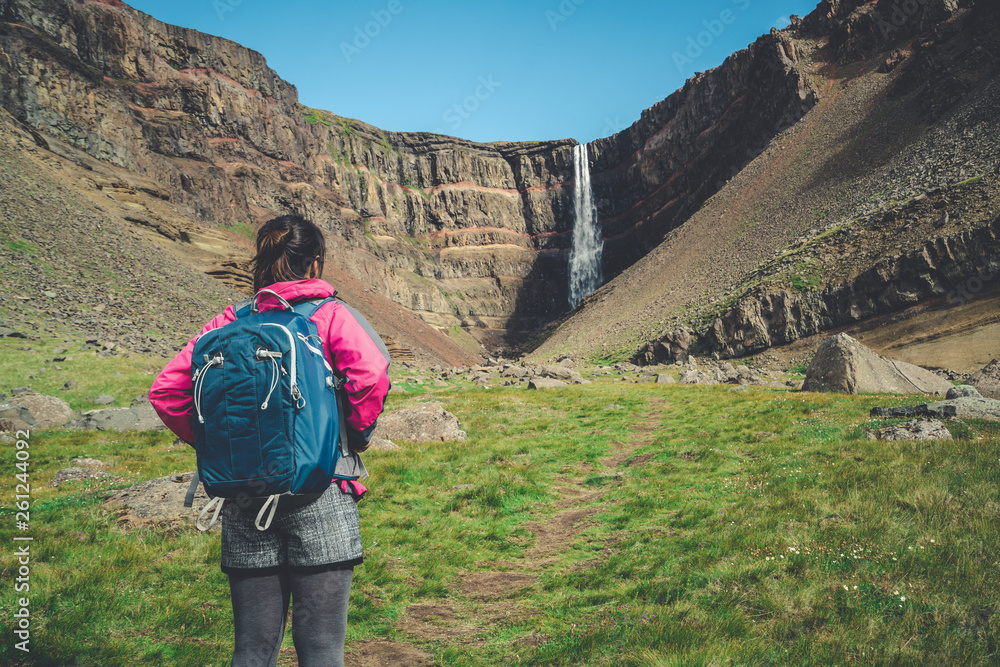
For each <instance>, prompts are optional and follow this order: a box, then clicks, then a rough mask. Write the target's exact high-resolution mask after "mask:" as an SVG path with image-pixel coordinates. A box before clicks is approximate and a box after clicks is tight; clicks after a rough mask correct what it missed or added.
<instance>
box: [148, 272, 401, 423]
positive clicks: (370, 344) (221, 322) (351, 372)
mask: <svg viewBox="0 0 1000 667" xmlns="http://www.w3.org/2000/svg"><path fill="white" fill-rule="evenodd" d="M266 289H268V290H271V291H272V292H274V293H275V294H277V295H278V296H280V297H281V298H282V299H284V300H286V301H288V302H291V303H294V302H296V301H305V300H309V299H324V298H327V297H332V296H334V295H335V294H336V290H334V289H333V286H331V285H330V284H329V283H327V282H326V281H323V280H296V281H291V282H282V283H274V284H273V285H270V286H268V287H267V288H266ZM258 303H259V307H260V310H272V309H274V308H280V307H281V302H280V301H279V299H278V298H277V297H276V296H274V295H271V294H268V293H264V294H263V295H262V296H261V297H260V299H259V301H258ZM311 319H312V321H313V322H315V323H316V328H317V330H318V332H319V335H320V337H321V338H322V339H323V341H324V348H325V349H324V351H325V352H326V356H327V358H328V360H329V361H330V364H331V365H332V366H333V367H334V368H336V369H337V370H339V371H340V372H341V373H343V374H344V375H346V376H347V385H346V390H347V395H348V402H349V404H350V405H349V406H345V411H346V412H347V425H348V427H349V428H352V429H354V430H357V431H363V430H365V429H366V428H368V427H369V426H371V425H372V424H373V423H375V420H376V419H377V418H378V416H379V414H380V413H381V412H382V407H383V404H384V401H385V396H386V394H387V393H388V391H389V376H388V363H387V362H386V360H385V357H383V356H382V353H381V351H380V350H379V348H378V346H377V345H376V344H375V342H374V341H372V339H371V337H370V336H369V335H368V333H367V332H366V331H365V330H364V328H363V327H362V326H361V325H360V324H359V323H358V321H357V320H356V319H355V318H354V316H353V315H352V314H351V313H350V311H349V310H348V309H347V308H345V307H344V305H343V304H342V303H341V302H339V301H333V302H330V303H328V304H325V305H323V306H322V307H320V308H319V309H318V310H317V311H316V313H315V314H314V315H313V316H312V318H311ZM235 320H236V312H235V310H234V309H233V306H229V307H227V308H226V310H225V312H223V313H221V314H219V315H217V316H216V317H215V318H213V319H212V321H211V322H209V323H208V324H206V325H205V327H204V328H203V329H202V330H201V333H199V334H198V335H197V336H195V337H194V338H192V339H191V340H190V341H189V342H188V344H187V345H186V346H185V347H184V349H183V350H181V351H180V353H179V354H178V355H177V356H176V357H174V358H173V360H171V361H170V362H169V363H168V364H167V365H166V367H164V369H163V371H162V372H161V373H160V375H159V376H158V377H157V378H156V380H155V381H154V382H153V386H152V387H151V388H150V390H149V400H150V402H151V403H152V404H153V408H154V409H155V410H156V412H157V414H158V415H159V416H160V419H162V420H163V423H164V424H166V425H167V427H168V428H169V429H170V430H171V431H173V432H174V433H175V434H177V437H179V438H180V439H182V440H185V441H187V442H192V441H193V440H194V430H193V426H192V423H191V419H192V414H193V400H192V395H191V389H192V384H191V352H192V350H193V349H194V344H195V342H197V340H198V338H200V337H201V336H202V335H204V334H205V333H206V332H208V331H211V330H212V329H217V328H219V327H223V326H225V325H227V324H229V323H230V322H233V321H235Z"/></svg>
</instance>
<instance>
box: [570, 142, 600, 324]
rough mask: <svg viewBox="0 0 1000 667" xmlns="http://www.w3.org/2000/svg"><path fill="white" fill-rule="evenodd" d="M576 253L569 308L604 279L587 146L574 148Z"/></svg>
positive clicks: (581, 299)
mask: <svg viewBox="0 0 1000 667" xmlns="http://www.w3.org/2000/svg"><path fill="white" fill-rule="evenodd" d="M573 170H574V173H575V176H576V179H575V184H574V186H573V250H572V251H570V254H569V306H570V308H576V307H577V306H579V305H580V302H581V301H583V297H585V296H587V295H588V294H590V293H591V292H593V291H594V290H596V289H597V288H598V287H600V286H601V283H602V282H603V280H604V277H603V275H602V274H601V254H602V252H603V250H604V242H603V241H601V237H600V232H599V231H598V229H597V207H596V206H595V205H594V191H593V189H592V188H591V187H590V164H589V162H588V160H587V146H586V144H580V145H577V146H574V147H573Z"/></svg>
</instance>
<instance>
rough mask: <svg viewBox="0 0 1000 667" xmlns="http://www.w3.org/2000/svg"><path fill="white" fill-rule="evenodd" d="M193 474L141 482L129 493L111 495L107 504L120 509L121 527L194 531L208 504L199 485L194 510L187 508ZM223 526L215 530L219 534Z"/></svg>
mask: <svg viewBox="0 0 1000 667" xmlns="http://www.w3.org/2000/svg"><path fill="white" fill-rule="evenodd" d="M193 475H194V473H193V472H187V473H180V474H175V475H168V476H167V477H158V478H156V479H151V480H148V481H146V482H140V483H139V484H136V485H135V486H130V487H128V488H127V489H118V490H116V491H114V492H112V493H111V496H110V497H109V498H108V500H107V502H106V503H105V504H106V505H107V506H108V507H117V508H120V509H119V510H118V523H119V524H120V525H122V526H127V527H128V526H131V527H136V526H143V525H161V526H164V527H177V528H183V527H190V528H194V522H195V519H196V518H197V517H198V512H200V511H201V509H202V508H203V507H204V506H205V505H206V504H207V503H208V496H207V495H206V494H205V487H204V485H202V484H199V485H198V489H197V491H196V492H195V495H194V507H184V496H185V495H187V490H188V486H189V485H190V482H191V478H192V476H193ZM220 526H221V522H219V523H216V524H215V526H213V527H212V529H213V530H218V529H219V527H220Z"/></svg>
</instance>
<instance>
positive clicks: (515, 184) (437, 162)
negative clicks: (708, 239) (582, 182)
mask: <svg viewBox="0 0 1000 667" xmlns="http://www.w3.org/2000/svg"><path fill="white" fill-rule="evenodd" d="M0 17H2V22H0V106H2V107H3V108H5V109H7V110H8V111H9V112H10V113H11V114H13V115H14V116H15V117H16V118H18V119H19V120H20V121H22V122H23V123H24V124H25V125H26V126H28V127H30V128H32V129H33V130H34V131H36V132H37V133H39V135H40V136H41V137H42V138H44V137H45V136H50V137H53V138H57V139H58V140H60V141H64V142H66V143H68V144H71V145H72V146H74V147H76V148H78V149H80V150H83V151H86V153H88V154H89V155H91V156H93V157H95V158H97V159H99V160H102V161H105V162H107V163H109V164H111V165H114V166H115V167H119V168H123V169H126V170H128V171H129V172H131V173H133V174H136V175H137V176H138V177H140V178H142V179H143V182H144V183H146V184H148V185H147V186H145V187H146V189H147V190H148V192H149V193H152V194H154V195H155V196H157V197H159V198H161V199H164V200H169V201H170V202H171V203H172V204H173V205H175V206H176V207H179V209H180V210H182V211H184V212H186V214H187V215H188V216H190V218H191V219H193V220H197V221H201V222H202V223H204V224H207V225H224V226H232V225H236V224H239V223H248V222H250V223H253V222H259V221H261V220H263V219H266V218H268V217H270V216H272V215H276V214H282V213H290V212H294V213H299V214H303V215H306V216H308V217H310V218H311V219H313V220H314V221H316V222H317V223H318V224H320V225H321V226H322V227H324V228H325V229H326V230H328V232H329V233H330V234H331V235H332V236H333V237H334V241H335V243H339V244H341V245H340V246H339V247H342V248H345V249H346V251H345V252H343V253H342V255H341V256H340V257H339V265H340V267H341V268H342V269H343V270H344V271H346V272H347V273H349V274H350V275H353V276H356V277H358V278H360V279H361V280H363V281H364V282H366V283H367V284H369V285H371V286H372V287H374V288H375V289H376V290H377V291H378V292H380V293H381V294H382V295H384V296H386V297H388V298H390V299H392V300H393V301H395V302H396V303H399V304H402V305H404V306H405V307H407V308H409V309H410V310H412V311H414V312H415V313H417V314H418V315H420V316H421V317H422V318H423V319H424V320H425V321H427V322H429V323H431V324H433V325H434V326H437V327H439V328H441V329H444V328H451V327H454V326H455V325H462V326H464V327H465V328H467V329H468V330H470V331H472V332H474V333H475V334H476V335H477V336H478V337H479V338H480V339H481V340H484V341H486V342H487V343H493V344H502V343H504V342H510V341H511V340H516V339H517V338H518V337H519V336H520V335H523V334H524V333H526V332H529V331H531V330H533V329H535V328H537V327H538V326H540V325H541V324H544V323H545V322H548V321H551V319H552V318H553V317H555V316H558V315H560V314H562V313H564V312H565V311H566V310H567V307H568V306H567V299H566V284H567V276H566V263H567V257H568V251H569V244H570V238H571V234H570V232H571V230H572V224H573V221H572V202H571V200H570V197H571V193H572V183H571V182H570V179H571V178H572V151H571V149H572V146H573V145H575V143H576V142H574V141H572V140H564V141H553V142H541V143H530V144H529V143H498V144H489V145H485V144H476V143H473V142H468V141H463V140H460V139H454V138H450V137H444V136H440V135H432V134H416V133H392V132H385V131H382V130H379V129H378V128H375V127H373V126H371V125H367V124H365V123H363V122H360V121H356V120H351V119H346V118H341V117H338V116H336V115H334V114H331V113H328V112H325V111H320V110H314V109H307V108H305V107H302V106H301V105H300V104H299V103H298V99H297V93H296V90H295V88H294V86H292V85H291V84H289V83H287V82H285V81H283V80H281V79H280V78H279V77H278V76H277V75H276V74H275V73H274V72H273V71H272V70H271V69H270V68H268V67H267V65H266V62H265V60H264V58H263V56H261V55H260V54H258V53H255V52H253V51H250V50H248V49H245V48H243V47H241V46H239V45H237V44H235V43H233V42H230V41H227V40H224V39H220V38H217V37H211V36H208V35H204V34H201V33H198V32H195V31H192V30H187V29H183V28H178V27H175V26H169V25H166V24H164V23H162V22H160V21H157V20H155V19H154V18H152V17H149V16H146V15H144V14H142V13H140V12H137V11H135V10H133V9H131V8H129V7H128V6H126V5H124V4H123V3H121V2H118V1H117V0H100V1H99V0H0ZM797 59H798V51H797V48H796V46H795V43H794V42H793V41H792V40H791V39H790V38H789V37H788V36H787V35H785V34H784V33H777V32H775V33H772V34H771V35H767V36H765V37H762V38H761V39H760V40H758V42H757V43H755V44H754V45H752V46H751V47H750V48H749V49H747V50H745V51H742V52H740V53H738V54H736V55H734V56H733V57H732V58H730V59H728V60H727V61H726V63H725V64H724V65H723V66H721V67H719V68H717V69H715V70H712V71H710V72H707V73H704V74H701V75H699V76H698V77H695V78H694V79H692V80H691V81H689V82H688V84H687V85H686V86H685V87H684V88H683V89H682V90H681V91H678V92H677V93H675V94H674V95H672V96H671V97H669V98H668V99H667V100H665V101H664V102H662V103H660V104H658V105H657V106H655V107H653V108H652V109H650V110H648V111H646V112H645V113H644V114H643V116H642V118H641V119H640V120H639V121H638V122H636V123H635V124H634V125H633V126H632V127H631V128H629V129H628V130H626V131H624V132H622V133H619V134H618V135H615V136H614V137H610V138H608V139H602V140H600V141H598V142H596V143H595V144H594V145H593V146H592V150H591V162H592V169H593V171H594V176H593V179H594V184H595V189H596V194H597V199H598V208H599V213H600V216H601V218H602V226H603V229H604V234H605V236H606V237H608V245H607V250H606V252H605V262H606V267H605V274H606V275H613V274H614V273H616V272H617V271H620V270H621V269H623V268H624V267H626V266H628V265H629V264H630V263H631V262H632V261H634V260H635V259H636V258H637V257H638V256H640V255H641V254H642V253H643V252H644V251H645V250H646V249H648V248H650V247H652V246H654V245H655V244H656V243H658V242H659V240H660V239H661V238H662V236H663V234H664V233H666V232H667V231H669V230H670V229H672V228H673V227H675V226H677V225H678V224H680V222H681V221H682V220H683V219H684V217H685V216H686V215H687V214H689V213H690V212H691V211H693V210H695V209H697V207H698V206H699V205H700V204H701V203H702V202H703V201H704V200H705V199H706V198H707V197H709V196H711V194H712V193H713V192H715V191H716V190H718V188H719V187H720V186H721V185H722V184H723V183H724V182H725V181H726V179H728V178H729V177H730V176H731V175H732V174H734V173H736V172H737V171H739V169H740V168H741V167H742V166H743V165H745V164H746V163H747V162H748V161H749V160H750V159H752V158H753V157H754V156H755V155H756V154H757V153H759V152H760V150H761V149H762V148H763V147H764V146H765V145H766V144H767V142H768V141H769V140H770V138H771V137H773V136H774V135H775V134H776V133H777V132H779V131H781V130H782V129H783V128H784V127H787V126H788V125H790V124H792V123H794V122H795V121H796V120H797V119H798V118H799V117H800V116H801V115H802V114H803V113H804V112H805V111H807V110H808V109H809V108H810V106H812V105H813V104H815V102H816V99H817V94H816V92H815V90H813V89H812V88H811V87H810V85H809V84H808V82H807V81H806V79H805V78H804V77H803V76H802V75H801V73H800V72H799V70H798V68H797Z"/></svg>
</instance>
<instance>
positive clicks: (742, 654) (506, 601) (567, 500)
mask: <svg viewBox="0 0 1000 667" xmlns="http://www.w3.org/2000/svg"><path fill="white" fill-rule="evenodd" d="M101 361H102V362H103V361H105V360H101ZM106 361H108V364H109V365H108V366H107V369H112V368H114V369H115V370H114V372H115V373H119V374H120V375H121V377H118V378H116V377H114V376H113V374H111V379H107V378H105V379H104V380H103V381H101V384H100V390H101V391H102V392H109V393H113V394H116V395H118V394H119V393H120V394H121V395H122V396H128V395H129V394H130V393H133V390H134V386H135V383H136V382H138V381H139V379H138V377H139V376H142V377H148V376H145V375H144V374H145V373H146V372H147V368H146V367H147V366H148V364H149V363H150V362H149V360H139V359H133V360H123V361H119V362H118V365H111V362H112V361H113V360H106ZM125 362H128V364H131V366H128V364H125ZM93 363H97V361H96V360H95V361H94V362H93ZM123 364H124V366H123ZM125 366H128V368H131V371H129V370H128V368H125ZM8 367H9V366H8ZM123 368H124V370H123ZM17 372H21V370H18V371H17ZM11 373H13V371H11ZM97 375H101V373H96V374H95V377H96V376H97ZM17 378H18V376H14V375H11V374H10V373H8V374H7V375H6V376H5V377H3V378H0V379H2V380H3V381H4V382H6V383H7V384H13V385H17V384H22V382H18V381H17ZM94 382H95V385H94V387H93V390H95V391H96V389H97V380H95V381H94ZM147 382H148V381H147ZM116 383H117V385H120V386H116ZM0 389H2V387H0ZM78 400H82V398H78ZM421 400H435V401H439V402H441V403H442V404H443V405H444V407H445V408H446V409H447V410H449V411H451V412H453V413H454V414H455V415H457V416H458V417H459V419H460V420H461V422H462V425H463V428H464V429H465V430H466V431H467V432H468V433H469V439H468V440H467V441H465V442H461V443H439V444H431V445H415V444H407V443H397V444H400V445H401V446H402V447H403V449H401V450H400V451H395V452H373V453H370V454H368V455H366V463H367V466H368V468H369V470H370V472H371V474H372V479H371V480H369V488H370V489H371V491H370V493H369V495H368V497H366V499H365V500H364V501H362V504H361V516H362V532H363V537H364V544H365V551H366V561H365V564H364V565H363V566H361V567H359V568H358V569H357V570H356V573H355V584H354V588H353V590H352V593H351V618H350V624H349V630H348V647H347V653H348V664H360V663H359V662H358V659H359V658H358V656H360V655H361V654H366V655H368V654H370V653H371V652H372V651H375V650H378V651H382V652H383V655H386V656H389V657H388V658H386V660H387V661H388V662H386V663H385V664H413V663H412V662H411V663H407V662H405V660H402V658H399V659H398V661H397V662H391V659H394V658H392V656H393V655H397V656H404V655H416V654H419V653H420V652H422V654H425V655H426V659H427V661H428V663H429V664H437V665H506V664H525V665H635V666H640V665H641V666H643V667H645V666H649V665H654V666H656V665H846V664H858V665H871V664H892V665H896V664H899V665H928V664H940V665H951V664H956V665H957V664H962V665H967V664H996V663H997V661H998V647H997V642H998V638H1000V636H998V628H1000V617H998V616H997V614H996V611H997V595H996V583H995V582H996V580H997V578H998V575H1000V546H998V545H1000V540H998V525H1000V524H998V518H1000V517H998V515H1000V491H998V488H1000V487H998V482H1000V472H998V470H1000V467H998V463H1000V429H998V426H997V425H996V424H991V423H988V422H975V421H972V422H953V423H949V424H948V426H949V428H950V430H951V431H952V434H953V435H954V437H955V440H954V441H952V442H945V443H914V442H897V443H884V442H874V441H868V440H866V439H864V437H863V432H862V426H866V425H868V424H869V420H868V411H869V409H870V408H871V407H873V406H875V405H905V404H909V403H912V402H913V401H912V398H909V397H899V396H893V397H886V396H860V397H858V396H834V395H821V394H808V393H802V392H795V391H791V390H781V389H763V388H751V389H750V390H749V391H746V392H739V393H737V392H731V391H728V390H727V388H726V387H694V386H676V385H673V386H663V385H653V384H631V383H624V382H612V381H610V380H601V379H599V380H598V381H596V382H595V383H594V384H592V385H588V386H581V387H573V388H565V389H559V390H549V391H540V392H534V391H527V390H523V389H521V390H518V389H488V390H487V389H475V388H461V389H459V388H449V389H441V390H439V391H438V393H436V394H435V393H430V392H426V393H425V392H424V390H421V391H420V392H417V393H408V394H393V395H391V396H390V403H389V409H393V408H395V407H398V406H399V405H400V404H402V403H404V402H412V401H421ZM172 442H173V437H172V436H169V435H166V434H162V433H160V434H156V433H151V434H150V433H141V434H134V433H133V434H109V433H73V432H58V431H51V432H42V431H38V432H33V433H32V434H31V437H30V448H29V451H30V468H29V472H30V483H31V508H30V531H28V532H27V533H21V532H19V531H17V530H16V529H15V521H16V519H15V512H16V508H15V507H14V506H13V502H12V500H13V498H14V496H15V485H16V484H17V480H16V478H15V475H16V474H17V473H18V472H19V471H18V470H17V469H16V468H15V464H16V458H15V452H16V451H17V450H16V447H15V445H14V444H6V445H3V448H2V451H3V456H2V458H0V461H2V462H3V469H4V471H5V475H4V482H3V492H4V501H3V511H2V516H0V539H2V540H3V544H4V545H6V546H5V547H4V549H3V556H2V560H0V563H2V567H3V570H2V572H3V576H2V581H3V586H2V588H0V619H2V620H0V625H2V628H3V631H2V636H3V638H4V640H3V644H2V646H0V662H2V663H3V664H9V665H100V666H106V665H126V664H127V665H135V666H138V665H164V664H176V665H227V664H228V661H229V657H230V651H231V649H232V612H231V609H230V606H229V596H228V586H227V583H226V579H225V576H224V575H222V573H221V572H220V571H219V565H218V562H219V538H218V535H217V534H212V535H202V534H198V533H197V532H196V531H195V530H194V528H193V526H192V527H189V528H187V529H177V528H171V529H163V528H157V527H155V526H145V527H140V528H131V529H126V528H124V527H121V526H120V525H119V523H118V521H117V520H116V513H115V512H114V511H113V510H112V509H109V508H106V507H105V505H104V498H105V496H106V495H107V490H108V489H109V488H112V487H122V486H127V485H129V484H131V483H134V482H137V481H142V480H146V479H151V478H154V477H158V476H163V475H166V474H169V473H174V472H182V471H187V470H192V469H193V468H194V456H193V453H192V452H190V451H189V450H187V449H186V448H183V447H171V446H170V445H171V443H172ZM75 456H91V457H95V458H99V459H103V460H105V461H108V462H110V463H112V464H113V467H111V468H110V469H109V470H110V472H112V473H114V474H117V475H120V476H121V477H122V478H124V480H125V481H122V482H119V483H117V484H107V483H105V484H104V485H101V484H99V483H96V482H94V481H90V482H71V483H67V484H63V485H62V486H60V487H58V488H52V487H50V486H49V481H50V479H51V478H52V476H53V475H54V474H55V473H56V471H58V470H59V469H60V468H63V467H68V466H69V465H70V463H69V461H70V459H72V458H73V457H75ZM455 487H459V488H455ZM24 534H30V535H31V536H32V537H33V538H34V540H33V542H31V562H30V587H31V588H30V592H29V593H19V592H16V591H15V580H16V577H17V572H18V570H17V568H18V564H17V562H16V559H15V557H14V551H15V548H16V543H15V542H14V541H13V537H14V536H15V535H24ZM25 595H29V596H30V610H31V617H30V619H31V642H30V649H31V652H30V653H23V652H21V651H18V650H16V649H15V648H14V644H15V642H16V641H17V639H16V638H15V637H14V634H13V632H14V629H15V627H16V621H17V619H16V618H15V617H14V612H15V611H16V609H17V608H18V605H17V600H18V598H20V597H23V596H25ZM292 622H293V623H294V620H293V621H292ZM286 644H287V645H288V648H287V649H286V650H285V651H283V654H282V656H283V657H282V660H281V662H280V663H279V664H282V665H293V664H296V663H295V662H294V651H293V650H292V649H291V640H290V634H286ZM352 661H353V662H352Z"/></svg>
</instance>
